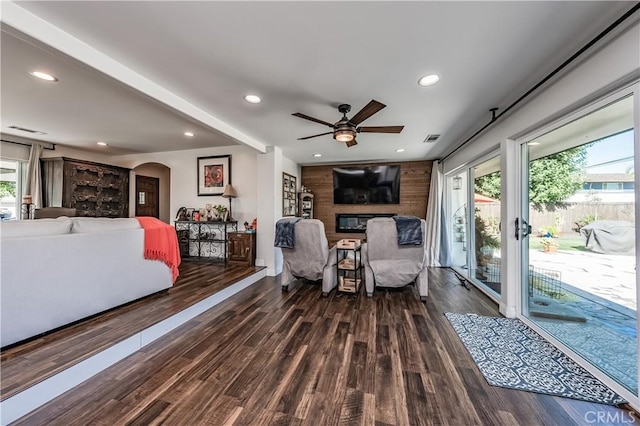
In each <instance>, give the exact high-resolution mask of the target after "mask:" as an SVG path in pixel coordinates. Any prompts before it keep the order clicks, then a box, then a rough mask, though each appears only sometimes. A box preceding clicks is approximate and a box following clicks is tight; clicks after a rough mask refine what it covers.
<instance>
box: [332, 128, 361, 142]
mask: <svg viewBox="0 0 640 426" xmlns="http://www.w3.org/2000/svg"><path fill="white" fill-rule="evenodd" d="M355 137H356V135H355V132H354V131H353V130H352V129H341V130H336V132H335V133H334V134H333V138H334V139H335V140H337V141H338V142H351V141H352V140H353V139H354V138H355Z"/></svg>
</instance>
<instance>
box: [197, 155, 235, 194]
mask: <svg viewBox="0 0 640 426" xmlns="http://www.w3.org/2000/svg"><path fill="white" fill-rule="evenodd" d="M230 184H231V156H230V155H216V156H213V157H198V196H204V195H222V193H223V192H224V187H225V186H226V185H230Z"/></svg>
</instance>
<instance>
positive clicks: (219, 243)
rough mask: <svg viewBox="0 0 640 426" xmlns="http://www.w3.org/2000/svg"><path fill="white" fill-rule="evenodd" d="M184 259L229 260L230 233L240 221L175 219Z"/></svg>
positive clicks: (236, 227)
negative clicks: (228, 244)
mask: <svg viewBox="0 0 640 426" xmlns="http://www.w3.org/2000/svg"><path fill="white" fill-rule="evenodd" d="M175 227H176V234H178V244H179V245H180V256H181V257H182V259H183V260H204V261H211V262H216V261H218V262H226V261H227V243H228V241H229V240H228V235H229V232H231V231H236V230H237V229H238V222H205V221H194V220H177V221H175Z"/></svg>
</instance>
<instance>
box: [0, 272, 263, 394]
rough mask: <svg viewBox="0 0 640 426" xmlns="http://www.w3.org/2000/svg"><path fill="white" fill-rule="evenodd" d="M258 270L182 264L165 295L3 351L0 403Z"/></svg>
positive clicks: (133, 304) (151, 297)
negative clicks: (176, 278) (174, 281)
mask: <svg viewBox="0 0 640 426" xmlns="http://www.w3.org/2000/svg"><path fill="white" fill-rule="evenodd" d="M260 269H262V268H260V267H250V268H247V267H244V266H225V265H224V264H211V263H209V264H205V263H197V262H183V264H182V266H181V267H180V276H179V277H178V280H177V281H176V283H175V285H174V286H173V287H171V288H170V289H169V290H168V291H164V292H161V293H157V294H155V295H151V296H148V297H146V298H143V299H140V300H138V301H136V302H133V303H130V304H127V305H125V306H121V307H119V308H116V309H113V310H111V311H109V312H107V313H104V314H101V315H99V316H96V317H94V318H92V319H89V320H85V321H82V322H78V323H76V324H75V325H73V326H70V327H66V328H63V329H60V330H58V331H56V332H53V333H49V334H47V335H45V336H43V337H40V338H38V339H33V340H31V341H29V342H28V343H24V344H19V345H16V346H14V347H11V348H8V349H4V350H2V351H1V352H0V373H1V376H2V381H1V382H0V399H1V400H5V399H6V398H9V397H11V396H13V395H15V394H16V393H18V392H20V391H22V390H24V389H25V388H27V387H29V386H32V385H33V384H34V383H38V382H40V381H42V380H44V379H46V378H48V377H51V376H52V375H54V374H56V373H58V372H60V371H62V370H64V369H66V368H68V367H70V366H71V365H73V364H76V363H78V362H80V361H82V360H84V359H87V358H89V357H90V356H92V355H95V354H96V353H98V352H100V351H102V350H104V349H106V348H108V347H109V346H111V345H113V344H114V343H116V342H120V341H122V340H124V339H126V338H127V337H129V336H131V335H133V334H135V333H137V332H139V331H141V330H143V329H145V328H147V327H149V326H151V325H153V324H156V323H158V322H160V321H162V320H164V319H166V318H168V317H170V316H171V315H174V314H176V313H177V312H180V311H182V310H183V309H186V308H188V307H189V306H191V305H193V304H195V303H197V302H199V301H200V300H203V299H205V298H206V297H208V296H210V295H212V294H214V293H217V292H218V291H220V290H222V289H224V288H226V287H229V286H230V285H232V284H233V283H235V282H237V281H239V280H241V279H243V278H245V277H247V276H249V275H251V274H253V273H255V272H257V271H259V270H260Z"/></svg>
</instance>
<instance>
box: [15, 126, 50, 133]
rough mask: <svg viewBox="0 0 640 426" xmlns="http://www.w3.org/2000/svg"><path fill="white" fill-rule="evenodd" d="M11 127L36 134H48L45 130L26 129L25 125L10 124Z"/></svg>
mask: <svg viewBox="0 0 640 426" xmlns="http://www.w3.org/2000/svg"><path fill="white" fill-rule="evenodd" d="M9 128H10V129H15V130H20V131H21V132H27V133H32V134H34V135H46V133H45V132H41V131H38V130H32V129H25V128H24V127H19V126H9Z"/></svg>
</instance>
